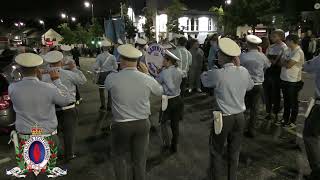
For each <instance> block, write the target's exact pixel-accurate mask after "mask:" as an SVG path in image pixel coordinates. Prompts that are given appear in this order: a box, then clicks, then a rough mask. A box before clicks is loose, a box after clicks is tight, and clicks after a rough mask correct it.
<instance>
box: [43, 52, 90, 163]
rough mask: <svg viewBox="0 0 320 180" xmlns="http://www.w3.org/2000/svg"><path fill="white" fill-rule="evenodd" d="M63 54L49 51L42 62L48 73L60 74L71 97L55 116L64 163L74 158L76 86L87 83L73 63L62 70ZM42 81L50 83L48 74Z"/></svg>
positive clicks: (76, 120)
mask: <svg viewBox="0 0 320 180" xmlns="http://www.w3.org/2000/svg"><path fill="white" fill-rule="evenodd" d="M63 59H64V58H63V54H62V53H61V52H59V51H50V52H48V53H47V54H46V55H45V56H44V60H45V61H46V62H47V63H48V64H49V69H48V71H49V72H50V71H52V70H57V71H59V73H60V79H61V82H62V84H63V85H65V86H66V87H67V89H68V91H69V92H70V94H71V95H72V96H71V98H72V102H71V103H69V104H68V105H65V106H61V107H57V108H56V111H57V116H58V120H59V123H61V125H62V126H61V127H62V129H63V140H64V147H65V153H64V154H65V161H69V160H71V159H73V158H75V153H74V143H75V129H76V126H77V123H78V112H77V109H76V106H75V102H76V86H79V85H83V84H85V83H86V82H87V79H86V77H85V76H84V74H83V73H82V72H81V71H80V70H78V69H77V68H76V65H75V64H74V63H71V64H69V67H68V69H69V70H65V69H63V68H62V60H63ZM42 81H44V82H48V83H52V80H51V79H50V78H49V76H48V74H44V75H43V76H42Z"/></svg>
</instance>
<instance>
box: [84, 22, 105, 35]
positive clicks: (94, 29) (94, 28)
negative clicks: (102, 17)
mask: <svg viewBox="0 0 320 180" xmlns="http://www.w3.org/2000/svg"><path fill="white" fill-rule="evenodd" d="M92 22H93V24H92V25H91V26H90V27H89V30H88V31H89V33H90V35H91V36H93V37H101V36H102V35H103V34H104V32H103V28H102V26H101V25H100V24H99V22H98V20H97V19H96V18H93V20H92Z"/></svg>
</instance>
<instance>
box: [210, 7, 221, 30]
mask: <svg viewBox="0 0 320 180" xmlns="http://www.w3.org/2000/svg"><path fill="white" fill-rule="evenodd" d="M209 11H210V12H212V13H213V14H214V15H215V16H216V17H217V20H218V22H217V23H218V31H221V30H222V27H223V25H224V23H225V21H224V10H223V8H222V6H220V7H215V6H213V7H211V8H210V9H209Z"/></svg>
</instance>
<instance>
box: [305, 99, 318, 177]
mask: <svg viewBox="0 0 320 180" xmlns="http://www.w3.org/2000/svg"><path fill="white" fill-rule="evenodd" d="M303 140H304V144H305V148H306V152H307V157H308V160H309V164H310V167H311V170H312V172H311V177H312V178H313V179H314V180H318V179H320V105H315V106H314V107H313V108H312V110H311V112H310V114H309V117H308V118H307V119H306V121H305V125H304V130H303Z"/></svg>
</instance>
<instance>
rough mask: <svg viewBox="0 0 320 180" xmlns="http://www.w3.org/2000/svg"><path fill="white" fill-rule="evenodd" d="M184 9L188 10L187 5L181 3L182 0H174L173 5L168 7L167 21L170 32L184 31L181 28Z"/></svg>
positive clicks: (178, 32) (180, 32) (179, 32)
mask: <svg viewBox="0 0 320 180" xmlns="http://www.w3.org/2000/svg"><path fill="white" fill-rule="evenodd" d="M184 10H186V5H184V4H183V3H181V2H180V0H173V2H172V3H171V5H170V6H169V7H168V8H167V9H166V13H167V15H168V17H169V18H168V23H167V28H168V32H172V33H177V34H182V33H183V30H182V29H180V28H179V18H180V17H181V16H182V14H183V11H184Z"/></svg>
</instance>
